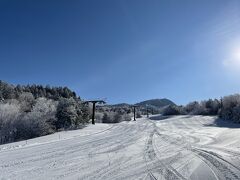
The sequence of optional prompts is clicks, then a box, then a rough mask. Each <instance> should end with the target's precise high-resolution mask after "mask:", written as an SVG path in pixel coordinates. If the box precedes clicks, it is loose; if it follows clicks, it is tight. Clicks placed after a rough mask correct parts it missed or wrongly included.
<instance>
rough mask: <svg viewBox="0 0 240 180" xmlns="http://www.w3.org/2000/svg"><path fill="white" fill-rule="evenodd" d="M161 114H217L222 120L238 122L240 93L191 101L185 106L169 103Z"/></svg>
mask: <svg viewBox="0 0 240 180" xmlns="http://www.w3.org/2000/svg"><path fill="white" fill-rule="evenodd" d="M162 114H163V115H186V114H188V115H218V116H219V117H220V118H222V119H224V120H231V121H234V122H236V123H240V95H239V94H235V95H230V96H225V97H223V98H222V99H220V100H218V99H214V100H212V99H209V100H207V101H201V102H197V101H194V102H191V103H189V104H187V105H186V106H176V105H170V106H167V107H166V108H164V109H163V111H162Z"/></svg>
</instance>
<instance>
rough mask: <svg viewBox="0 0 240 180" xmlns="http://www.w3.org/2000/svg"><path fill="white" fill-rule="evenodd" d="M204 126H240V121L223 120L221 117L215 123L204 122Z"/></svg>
mask: <svg viewBox="0 0 240 180" xmlns="http://www.w3.org/2000/svg"><path fill="white" fill-rule="evenodd" d="M204 126H208V127H211V126H212V127H220V128H240V124H239V123H234V122H232V121H230V120H223V119H220V118H216V119H215V120H214V122H213V123H209V124H204Z"/></svg>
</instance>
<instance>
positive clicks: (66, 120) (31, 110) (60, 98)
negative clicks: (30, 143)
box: [0, 81, 90, 144]
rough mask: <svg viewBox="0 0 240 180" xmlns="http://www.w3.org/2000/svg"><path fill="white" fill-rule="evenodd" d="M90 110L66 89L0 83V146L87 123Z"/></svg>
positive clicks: (73, 93) (74, 94)
mask: <svg viewBox="0 0 240 180" xmlns="http://www.w3.org/2000/svg"><path fill="white" fill-rule="evenodd" d="M89 115H90V109H89V107H88V105H87V104H85V103H83V102H82V101H81V99H80V97H77V95H76V93H75V92H73V91H71V90H70V89H68V88H67V87H50V86H45V87H44V86H42V85H26V86H21V85H17V86H14V85H11V84H8V83H6V82H3V81H0V144H3V143H8V142H13V141H18V140H24V139H29V138H34V137H38V136H42V135H47V134H50V133H54V132H56V131H58V130H62V129H70V128H77V127H79V126H81V125H82V124H85V123H88V121H89Z"/></svg>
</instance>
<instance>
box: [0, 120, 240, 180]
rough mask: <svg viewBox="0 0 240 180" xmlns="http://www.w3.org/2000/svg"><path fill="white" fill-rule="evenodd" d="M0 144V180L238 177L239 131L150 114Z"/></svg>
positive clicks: (211, 123)
mask: <svg viewBox="0 0 240 180" xmlns="http://www.w3.org/2000/svg"><path fill="white" fill-rule="evenodd" d="M151 119H154V120H150V119H147V118H141V119H137V121H130V122H122V123H118V124H111V125H109V124H96V125H95V126H93V125H89V126H88V127H86V128H84V129H81V130H76V131H69V132H59V133H56V134H53V135H49V136H44V137H39V138H35V139H31V140H28V141H22V142H16V143H11V144H6V145H1V146H0V180H5V179H11V180H12V179H24V180H25V179H26V180H28V179H46V180H47V179H79V180H85V179H86V180H93V179H103V180H113V179H114V180H115V179H116V180H120V179H124V180H125V179H132V180H136V179H141V180H156V179H167V180H175V179H176V180H177V179H182V180H186V179H197V180H202V179H206V180H207V179H219V180H225V179H240V145H239V144H240V140H239V137H240V129H238V128H232V126H231V128H230V127H223V126H221V127H218V126H217V125H215V124H214V121H215V119H216V117H208V116H205V117H203V116H173V117H170V118H165V119H162V118H161V117H160V116H159V117H158V116H154V117H153V118H151Z"/></svg>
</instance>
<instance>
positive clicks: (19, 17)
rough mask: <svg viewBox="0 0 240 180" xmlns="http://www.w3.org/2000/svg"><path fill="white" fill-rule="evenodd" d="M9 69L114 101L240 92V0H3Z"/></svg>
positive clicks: (1, 50) (22, 79) (10, 73)
mask: <svg viewBox="0 0 240 180" xmlns="http://www.w3.org/2000/svg"><path fill="white" fill-rule="evenodd" d="M0 68H1V70H0V79H2V80H4V81H7V82H9V83H12V84H28V83H30V84H33V83H35V84H43V85H47V84H50V85H53V86H68V87H70V88H71V89H73V90H74V91H76V92H77V93H78V95H80V96H81V97H82V98H84V99H88V98H91V99H92V98H99V97H100V98H101V97H106V98H107V101H108V102H109V103H121V102H128V103H135V102H138V101H141V100H145V99H150V98H164V97H166V98H169V99H171V100H173V101H175V102H176V103H178V104H186V103H187V102H189V101H193V100H203V99H207V98H215V97H217V98H218V97H220V96H224V95H228V94H232V93H238V92H240V78H239V77H240V73H239V72H240V1H237V0H181V1H180V0H101V1H100V0H78V1H74V0H71V1H69V0H65V1H63V0H21V1H20V0H1V1H0Z"/></svg>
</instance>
